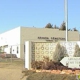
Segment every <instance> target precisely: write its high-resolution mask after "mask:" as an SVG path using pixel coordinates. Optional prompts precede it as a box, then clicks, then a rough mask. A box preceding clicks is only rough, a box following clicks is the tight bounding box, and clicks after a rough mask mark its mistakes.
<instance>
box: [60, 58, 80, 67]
mask: <svg viewBox="0 0 80 80" xmlns="http://www.w3.org/2000/svg"><path fill="white" fill-rule="evenodd" d="M60 62H61V63H62V64H63V65H64V66H68V68H80V57H64V58H63V59H62V60H61V61H60Z"/></svg>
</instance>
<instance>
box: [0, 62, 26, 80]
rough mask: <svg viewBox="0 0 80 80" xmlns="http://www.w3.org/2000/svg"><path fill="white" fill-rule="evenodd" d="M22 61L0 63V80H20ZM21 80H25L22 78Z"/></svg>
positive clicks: (22, 67)
mask: <svg viewBox="0 0 80 80" xmlns="http://www.w3.org/2000/svg"><path fill="white" fill-rule="evenodd" d="M23 69H24V61H12V63H11V62H10V61H2V62H0V80H21V77H22V76H23V74H22V70H23ZM22 80H26V77H24V78H23V79H22Z"/></svg>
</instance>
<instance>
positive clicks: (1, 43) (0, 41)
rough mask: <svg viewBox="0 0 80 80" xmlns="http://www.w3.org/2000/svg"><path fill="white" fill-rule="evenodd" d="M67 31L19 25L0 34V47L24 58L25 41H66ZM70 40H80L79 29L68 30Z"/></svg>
mask: <svg viewBox="0 0 80 80" xmlns="http://www.w3.org/2000/svg"><path fill="white" fill-rule="evenodd" d="M65 35H66V31H61V30H59V29H49V28H34V27H33V28H28V27H17V28H15V29H12V30H9V31H7V32H4V33H2V34H0V47H2V48H3V51H5V52H6V53H7V54H10V53H12V54H16V56H17V57H18V58H24V53H25V41H36V42H37V41H40V42H42V41H46V42H47V41H48V42H49V41H53V42H54V41H65V39H66V36H65ZM68 41H80V36H79V32H78V31H68Z"/></svg>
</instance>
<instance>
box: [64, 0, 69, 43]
mask: <svg viewBox="0 0 80 80" xmlns="http://www.w3.org/2000/svg"><path fill="white" fill-rule="evenodd" d="M64 12H65V14H64V18H65V25H66V42H67V41H68V0H64Z"/></svg>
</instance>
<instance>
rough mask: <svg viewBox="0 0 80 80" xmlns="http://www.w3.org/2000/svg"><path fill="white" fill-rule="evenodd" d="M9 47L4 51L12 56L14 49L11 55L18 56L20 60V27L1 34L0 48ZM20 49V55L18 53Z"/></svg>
mask: <svg viewBox="0 0 80 80" xmlns="http://www.w3.org/2000/svg"><path fill="white" fill-rule="evenodd" d="M4 45H8V47H6V48H5V49H4V51H6V52H7V54H10V48H12V50H11V53H12V54H16V55H17V57H18V58H20V27H18V28H15V29H12V30H10V31H7V32H4V33H2V34H0V46H4ZM17 47H18V50H19V51H18V53H17Z"/></svg>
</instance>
